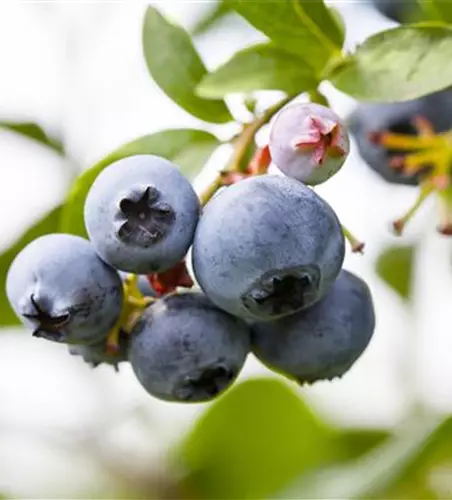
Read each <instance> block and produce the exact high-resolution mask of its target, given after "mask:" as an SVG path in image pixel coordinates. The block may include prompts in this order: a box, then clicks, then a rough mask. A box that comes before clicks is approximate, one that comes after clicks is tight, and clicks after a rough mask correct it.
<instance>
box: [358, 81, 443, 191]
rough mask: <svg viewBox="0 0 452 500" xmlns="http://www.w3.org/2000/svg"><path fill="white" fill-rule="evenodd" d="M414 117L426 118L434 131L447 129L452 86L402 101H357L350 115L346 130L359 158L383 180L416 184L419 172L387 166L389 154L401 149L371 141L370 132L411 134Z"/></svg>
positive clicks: (396, 153)
mask: <svg viewBox="0 0 452 500" xmlns="http://www.w3.org/2000/svg"><path fill="white" fill-rule="evenodd" d="M416 117H422V118H424V119H426V120H428V121H429V122H430V123H431V124H432V125H433V128H434V129H435V131H436V132H445V131H447V130H449V129H450V128H451V127H452V89H446V90H443V91H441V92H435V93H434V94H430V95H428V96H426V97H422V98H420V99H414V100H411V101H405V102H398V103H365V104H359V105H358V107H357V108H356V110H355V111H354V112H353V114H352V115H351V117H350V120H349V126H350V132H351V133H352V136H353V137H354V139H355V140H356V143H357V146H358V150H359V152H360V154H361V156H362V158H363V159H364V160H365V161H366V163H367V164H368V165H369V167H370V168H371V169H372V170H374V171H375V172H376V173H377V174H378V175H380V176H381V177H382V178H383V179H384V180H385V181H387V182H390V183H394V184H405V185H416V184H418V183H419V179H420V178H421V177H422V174H421V175H405V174H403V172H401V171H400V170H399V169H395V168H391V166H390V161H391V158H392V157H394V155H400V154H403V153H404V152H405V151H403V150H400V151H388V150H387V149H385V148H384V147H383V146H380V145H378V144H375V143H374V142H373V141H372V135H374V134H375V133H377V134H379V133H381V132H393V133H397V134H408V135H415V134H416V129H415V127H414V123H413V121H414V119H415V118H416Z"/></svg>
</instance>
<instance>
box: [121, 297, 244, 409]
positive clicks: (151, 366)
mask: <svg viewBox="0 0 452 500" xmlns="http://www.w3.org/2000/svg"><path fill="white" fill-rule="evenodd" d="M249 349H250V336H249V328H248V326H247V325H246V324H245V323H244V322H242V321H241V320H239V319H238V318H235V317H233V316H231V315H229V314H227V313H226V312H224V311H221V310H220V309H217V308H216V307H215V306H214V305H213V304H212V303H211V302H210V301H209V300H208V299H207V298H206V297H205V296H203V295H202V294H199V293H186V294H181V295H169V296H167V297H165V298H163V299H160V300H158V301H157V302H155V303H153V304H152V305H150V306H149V308H148V309H147V310H146V312H145V313H144V315H143V316H142V318H141V319H140V320H139V322H138V323H137V325H136V326H135V328H134V330H133V331H132V340H131V346H130V358H129V359H130V362H131V365H132V368H133V370H134V372H135V374H136V376H137V378H138V380H139V381H140V382H141V384H142V385H143V387H144V388H145V389H146V390H147V391H148V392H149V393H150V394H151V395H153V396H155V397H157V398H160V399H163V400H167V401H180V402H202V401H208V400H210V399H212V398H214V397H215V396H217V395H218V394H220V393H221V392H223V391H224V390H225V389H226V388H227V387H229V386H230V385H231V384H232V383H233V381H234V380H235V378H236V377H237V375H238V373H239V372H240V370H241V368H242V366H243V364H244V363H245V359H246V357H247V355H248V352H249Z"/></svg>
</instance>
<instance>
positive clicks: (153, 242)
mask: <svg viewBox="0 0 452 500" xmlns="http://www.w3.org/2000/svg"><path fill="white" fill-rule="evenodd" d="M199 211H200V205H199V200H198V197H197V195H196V193H195V192H194V190H193V188H192V186H191V184H190V183H189V182H188V180H187V179H186V178H185V177H184V176H183V175H182V174H181V172H180V171H179V169H178V168H177V167H176V166H175V165H174V164H172V163H171V162H169V161H168V160H165V159H164V158H160V157H158V156H152V155H138V156H131V157H129V158H124V159H122V160H119V161H117V162H115V163H113V164H112V165H110V166H109V167H107V168H106V169H105V170H103V171H102V172H101V173H100V174H99V176H98V177H97V178H96V180H95V182H94V183H93V185H92V187H91V189H90V192H89V193H88V196H87V199H86V203H85V224H86V229H87V231H88V234H89V237H90V239H91V241H92V242H93V244H94V246H95V248H96V251H97V252H98V253H99V255H100V256H101V257H102V259H104V260H105V261H106V262H108V263H109V264H111V265H112V266H114V267H116V268H117V269H120V270H122V271H127V272H131V273H136V274H148V273H151V272H156V271H162V270H165V269H168V268H170V267H172V266H173V265H175V264H176V263H177V262H179V261H180V260H181V259H182V258H183V257H184V256H185V254H186V253H187V251H188V248H189V247H190V245H191V243H192V239H193V234H194V231H195V228H196V224H197V222H198V217H199Z"/></svg>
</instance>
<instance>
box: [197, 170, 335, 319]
mask: <svg viewBox="0 0 452 500" xmlns="http://www.w3.org/2000/svg"><path fill="white" fill-rule="evenodd" d="M344 253H345V243H344V236H343V233H342V230H341V226H340V223H339V221H338V218H337V216H336V214H335V213H334V211H333V210H332V208H331V207H330V206H329V205H328V204H327V203H326V202H325V201H324V200H322V199H321V198H320V197H319V196H318V195H317V194H316V193H314V191H313V190H312V189H310V188H308V187H306V186H304V185H303V184H302V183H300V182H297V181H295V180H293V179H290V178H288V177H283V176H276V175H262V176H259V177H253V178H250V179H246V180H244V181H241V182H239V183H238V184H234V185H233V186H230V187H227V188H225V189H224V190H223V191H222V192H220V193H219V194H218V195H217V196H215V198H213V199H212V200H211V201H210V202H209V203H208V205H207V206H206V207H205V210H204V213H203V215H202V217H201V220H200V222H199V224H198V228H197V231H196V234H195V240H194V243H193V252H192V257H193V271H194V273H195V276H196V278H197V281H198V283H199V285H200V287H201V288H202V290H203V291H204V293H205V294H206V295H207V296H208V297H209V299H210V300H211V301H212V302H213V303H215V304H216V305H217V306H218V307H220V308H222V309H224V310H225V311H228V312H229V313H231V314H234V315H236V316H239V317H242V318H244V319H255V320H259V319H260V320H271V319H274V318H276V317H279V316H284V315H286V314H291V313H293V312H295V311H298V310H300V309H302V308H304V307H308V306H309V305H311V304H313V303H314V302H316V301H318V300H319V299H320V298H321V297H322V296H323V295H324V294H325V293H326V292H327V290H328V289H329V288H330V286H331V285H332V284H333V282H334V280H335V279H336V277H337V275H338V274H339V271H340V269H341V266H342V262H343V260H344Z"/></svg>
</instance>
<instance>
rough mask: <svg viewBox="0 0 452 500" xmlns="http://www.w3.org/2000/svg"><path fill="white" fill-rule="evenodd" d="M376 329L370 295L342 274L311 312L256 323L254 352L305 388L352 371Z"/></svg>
mask: <svg viewBox="0 0 452 500" xmlns="http://www.w3.org/2000/svg"><path fill="white" fill-rule="evenodd" d="M374 328H375V313H374V308H373V302H372V297H371V294H370V290H369V288H368V287H367V285H366V284H365V283H364V281H363V280H361V279H360V278H358V277H357V276H355V275H354V274H352V273H350V272H347V271H341V274H340V275H339V277H338V279H337V280H336V282H335V283H334V285H333V287H332V289H331V290H330V291H329V293H328V294H327V295H326V296H325V297H324V298H323V299H322V300H321V301H320V302H317V304H315V305H313V306H312V307H311V308H309V309H305V310H303V311H300V312H298V313H296V314H293V315H292V316H287V317H285V318H281V319H278V320H275V321H272V322H265V323H255V324H254V325H253V327H252V330H253V337H252V339H253V340H252V343H253V352H254V353H255V354H256V356H257V357H258V358H259V359H260V360H261V361H262V362H263V363H264V364H266V365H268V366H269V368H271V369H273V370H275V371H277V372H281V373H282V374H284V375H286V376H288V377H289V378H293V379H296V380H297V381H298V382H300V383H313V382H315V381H317V380H324V379H329V380H331V379H333V378H335V377H340V376H342V375H343V374H344V373H345V372H347V371H348V370H349V369H350V368H351V367H352V365H353V364H354V363H355V361H356V360H357V359H358V358H359V357H360V356H361V354H362V353H363V352H364V350H365V349H366V347H367V345H368V344H369V342H370V339H371V337H372V335H373V332H374Z"/></svg>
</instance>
